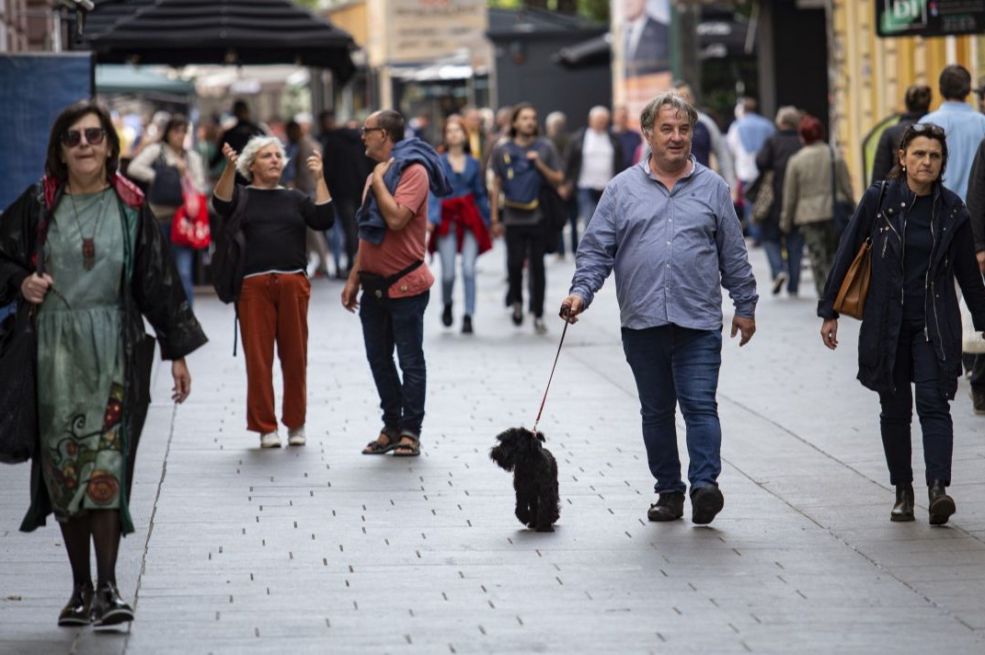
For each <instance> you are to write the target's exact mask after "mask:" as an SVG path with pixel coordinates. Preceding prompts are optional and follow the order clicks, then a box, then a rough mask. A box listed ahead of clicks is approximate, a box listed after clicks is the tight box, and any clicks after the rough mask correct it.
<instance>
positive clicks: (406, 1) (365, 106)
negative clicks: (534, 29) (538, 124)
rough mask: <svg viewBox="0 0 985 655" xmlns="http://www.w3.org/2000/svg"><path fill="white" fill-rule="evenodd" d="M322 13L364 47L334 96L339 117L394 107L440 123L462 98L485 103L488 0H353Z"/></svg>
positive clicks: (488, 54)
mask: <svg viewBox="0 0 985 655" xmlns="http://www.w3.org/2000/svg"><path fill="white" fill-rule="evenodd" d="M326 15H327V17H328V18H329V19H330V20H331V21H332V23H333V24H335V25H338V26H339V27H341V28H342V29H345V30H346V31H348V32H349V33H350V34H351V35H352V36H353V38H354V40H355V41H356V43H357V44H358V45H359V46H360V48H361V49H362V51H361V53H357V54H356V55H355V56H354V57H353V60H354V61H355V62H356V64H357V68H358V70H357V73H356V76H355V78H354V80H353V82H352V83H351V84H349V85H348V86H347V87H346V88H345V89H342V90H340V92H339V93H337V94H336V96H335V105H336V106H335V107H334V109H335V110H336V113H337V114H338V115H339V116H340V117H342V118H348V117H354V116H360V115H362V114H365V113H366V112H367V111H369V110H370V109H373V108H377V107H394V108H396V109H398V110H399V111H401V112H402V113H404V115H406V116H408V117H422V118H425V120H430V121H431V123H432V124H438V123H439V122H440V120H441V118H442V117H443V116H444V115H446V114H448V113H450V112H451V111H453V110H455V109H458V108H460V107H462V106H463V105H466V104H472V105H485V104H488V103H489V102H490V97H489V96H490V90H489V75H490V69H491V67H492V49H491V47H490V45H489V42H488V41H487V40H486V38H485V36H484V33H485V31H486V29H487V26H488V13H487V8H486V2H485V0H445V1H443V2H437V3H436V2H433V1H432V0H355V1H352V2H338V3H335V5H334V6H332V7H330V8H329V9H328V10H327V12H326Z"/></svg>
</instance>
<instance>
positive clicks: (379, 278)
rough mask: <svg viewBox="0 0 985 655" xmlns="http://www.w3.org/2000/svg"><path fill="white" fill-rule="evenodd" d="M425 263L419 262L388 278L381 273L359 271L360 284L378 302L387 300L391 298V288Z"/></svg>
mask: <svg viewBox="0 0 985 655" xmlns="http://www.w3.org/2000/svg"><path fill="white" fill-rule="evenodd" d="M423 263H424V260H423V259H421V260H418V261H416V262H414V263H413V264H411V265H410V266H408V267H407V268H405V269H402V270H400V271H397V272H396V273H394V274H393V275H387V276H383V275H380V274H379V273H370V272H369V271H359V284H360V285H362V288H363V291H364V292H366V293H368V294H370V295H371V296H373V297H374V298H376V299H377V300H387V299H389V298H390V287H391V286H393V284H394V283H395V282H396V281H397V280H399V279H400V278H402V277H403V276H405V275H407V274H408V273H412V272H413V271H416V270H417V269H418V267H420V265H421V264H423Z"/></svg>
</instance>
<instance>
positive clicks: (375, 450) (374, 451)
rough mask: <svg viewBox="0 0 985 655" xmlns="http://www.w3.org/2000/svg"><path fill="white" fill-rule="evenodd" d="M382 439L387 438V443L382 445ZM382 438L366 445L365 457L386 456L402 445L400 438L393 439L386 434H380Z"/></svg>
mask: <svg viewBox="0 0 985 655" xmlns="http://www.w3.org/2000/svg"><path fill="white" fill-rule="evenodd" d="M380 437H386V443H382V442H381V441H380ZM380 437H377V438H376V439H374V440H373V441H370V442H369V443H368V444H366V447H365V448H363V455H385V454H386V453H388V452H390V451H391V450H393V449H394V448H396V447H397V446H398V445H400V437H393V436H391V435H389V434H387V433H386V432H380Z"/></svg>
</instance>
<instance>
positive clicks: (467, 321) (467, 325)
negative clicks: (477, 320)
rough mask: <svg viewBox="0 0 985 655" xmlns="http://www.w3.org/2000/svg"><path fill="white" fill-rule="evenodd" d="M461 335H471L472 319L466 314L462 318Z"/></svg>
mask: <svg viewBox="0 0 985 655" xmlns="http://www.w3.org/2000/svg"><path fill="white" fill-rule="evenodd" d="M462 334H472V317H471V316H469V315H468V314H466V315H465V316H463V317H462Z"/></svg>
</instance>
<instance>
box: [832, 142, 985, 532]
mask: <svg viewBox="0 0 985 655" xmlns="http://www.w3.org/2000/svg"><path fill="white" fill-rule="evenodd" d="M946 165H947V143H946V141H945V135H944V130H943V129H942V128H940V127H938V126H936V125H932V124H915V125H912V126H911V127H909V128H908V129H907V130H906V132H905V133H904V134H903V138H902V141H901V142H900V149H899V151H898V154H897V164H896V166H895V167H894V168H893V170H892V171H890V174H889V176H888V178H887V181H886V182H885V185H886V186H885V188H884V189H883V188H882V184H879V183H877V184H875V185H873V186H872V187H871V188H869V190H868V191H866V193H865V196H864V197H863V198H862V201H861V202H860V203H859V206H858V208H857V209H856V210H855V215H854V216H853V217H852V220H851V223H850V224H849V226H848V228H847V229H846V230H845V232H844V234H843V235H842V237H841V243H840V245H839V247H838V252H837V255H836V256H835V263H834V267H833V269H832V271H831V275H830V276H829V277H828V281H827V284H826V286H825V289H824V294H823V296H822V298H821V301H820V302H819V303H818V315H819V316H820V317H822V318H823V319H824V322H823V324H822V325H821V339H822V341H823V342H824V345H825V346H827V347H828V348H831V349H832V350H834V349H835V348H836V347H837V346H838V339H837V336H838V313H837V312H836V311H835V310H834V307H833V305H834V301H835V297H836V295H837V293H838V290H839V288H840V287H841V284H842V281H843V280H844V278H845V274H846V272H847V271H848V268H849V266H850V265H851V262H852V260H853V259H854V257H855V254H856V252H857V251H858V249H859V248H860V247H861V245H862V244H863V242H865V240H866V239H871V243H872V279H871V283H870V287H869V293H868V297H867V299H866V303H865V309H864V312H863V317H862V326H861V329H860V331H859V348H858V350H859V356H858V360H859V372H858V379H859V380H860V381H861V382H862V384H863V385H865V386H866V387H868V388H870V389H872V390H874V391H877V392H878V393H879V402H880V404H881V406H882V413H881V414H880V425H881V429H882V443H883V448H884V450H885V453H886V462H887V464H888V465H889V476H890V483H891V484H893V485H894V486H895V487H896V504H895V505H894V507H893V510H892V513H891V514H890V520H892V521H912V520H913V470H912V469H911V467H910V421H911V416H912V404H913V395H914V394H913V392H912V391H911V386H910V385H911V383H912V384H913V385H914V388H915V396H916V406H917V414H918V415H919V417H920V426H921V428H922V431H923V444H924V459H925V462H926V481H927V486H928V491H929V503H930V504H929V511H930V523H931V524H932V525H943V524H944V523H947V520H948V518H949V517H950V516H951V515H952V514H953V513H954V511H955V505H954V500H952V499H951V497H950V496H948V495H947V493H946V488H947V486H948V485H949V484H950V483H951V450H952V444H953V437H954V426H953V424H952V422H951V409H950V405H949V404H948V401H949V400H951V399H953V398H954V394H955V392H956V391H957V386H958V377H959V376H960V374H961V317H960V314H959V313H958V300H957V295H956V293H955V288H954V280H955V279H957V281H958V284H959V285H960V286H961V291H962V293H963V295H964V297H965V300H966V302H967V303H968V307H969V308H970V309H971V311H972V314H973V316H974V322H975V329H977V330H983V331H985V286H983V284H982V278H981V274H980V273H979V272H978V264H977V262H976V260H975V252H974V247H973V245H972V244H973V241H972V235H971V227H970V225H969V218H968V211H967V209H966V208H965V206H964V204H963V203H962V202H961V199H960V198H959V197H958V196H957V195H956V194H954V193H953V192H951V191H949V190H948V189H945V188H944V187H943V185H942V184H941V174H942V173H943V172H944V168H945V166H946Z"/></svg>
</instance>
